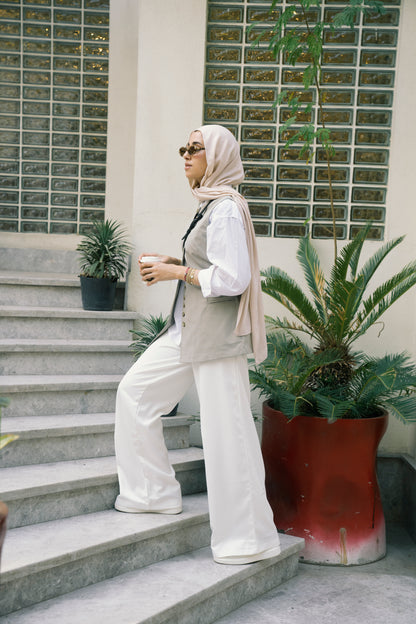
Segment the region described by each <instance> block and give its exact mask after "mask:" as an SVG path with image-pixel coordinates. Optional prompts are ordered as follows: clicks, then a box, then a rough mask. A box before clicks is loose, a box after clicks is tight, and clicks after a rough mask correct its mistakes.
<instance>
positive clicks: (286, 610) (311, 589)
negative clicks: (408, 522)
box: [217, 527, 416, 624]
mask: <svg viewBox="0 0 416 624" xmlns="http://www.w3.org/2000/svg"><path fill="white" fill-rule="evenodd" d="M387 544H388V551H387V556H386V557H385V558H384V559H382V560H381V561H377V562H376V563H372V564H369V565H365V566H353V567H348V568H339V567H336V566H318V565H308V564H300V565H299V574H298V576H297V577H295V578H294V579H292V580H290V581H288V582H287V583H285V584H284V585H280V586H279V587H276V589H275V590H272V591H270V592H268V593H267V594H265V595H264V596H262V597H261V598H259V599H257V600H254V601H253V602H250V603H249V604H247V605H246V606H243V607H241V608H240V609H238V610H237V611H234V612H233V613H231V614H230V615H228V616H225V617H223V618H221V619H220V620H218V622H217V624H271V623H273V624H416V544H415V542H413V541H412V539H411V538H410V537H409V535H408V534H407V533H406V531H405V530H404V529H402V528H400V527H389V529H388V531H387Z"/></svg>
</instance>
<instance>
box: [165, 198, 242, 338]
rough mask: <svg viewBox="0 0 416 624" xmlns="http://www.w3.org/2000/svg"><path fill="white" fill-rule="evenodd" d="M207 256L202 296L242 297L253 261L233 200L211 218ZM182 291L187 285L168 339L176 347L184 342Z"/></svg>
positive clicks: (226, 201)
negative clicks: (208, 262)
mask: <svg viewBox="0 0 416 624" xmlns="http://www.w3.org/2000/svg"><path fill="white" fill-rule="evenodd" d="M207 257H208V260H209V261H210V263H211V266H210V267H208V268H207V269H201V270H200V271H199V273H198V280H199V283H200V286H201V292H202V296H203V297H219V296H237V295H241V293H243V292H244V291H245V289H246V288H247V286H248V285H249V283H250V279H251V270H250V258H249V255H248V249H247V242H246V235H245V231H244V225H243V219H242V216H241V214H240V211H239V210H238V208H237V204H236V203H235V202H234V201H233V200H232V199H228V198H226V199H224V200H223V201H222V202H220V203H219V204H217V206H215V208H214V209H213V210H212V212H211V214H210V216H209V222H208V227H207ZM183 289H184V282H182V283H181V287H180V289H179V293H178V298H177V300H176V306H175V311H174V318H175V324H174V325H172V326H171V327H170V328H169V336H170V337H171V339H172V340H173V341H174V342H175V344H177V345H179V344H180V342H181V328H182V306H183Z"/></svg>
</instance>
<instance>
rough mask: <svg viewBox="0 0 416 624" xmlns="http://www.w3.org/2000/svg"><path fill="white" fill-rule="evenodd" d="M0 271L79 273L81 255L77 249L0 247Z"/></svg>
mask: <svg viewBox="0 0 416 624" xmlns="http://www.w3.org/2000/svg"><path fill="white" fill-rule="evenodd" d="M0 271H2V272H3V271H13V272H15V271H23V272H25V271H36V272H37V273H46V272H47V273H59V274H62V273H70V274H73V275H77V274H78V273H79V253H78V252H77V251H76V250H75V249H71V250H70V249H30V248H28V247H0Z"/></svg>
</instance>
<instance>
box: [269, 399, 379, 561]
mask: <svg viewBox="0 0 416 624" xmlns="http://www.w3.org/2000/svg"><path fill="white" fill-rule="evenodd" d="M387 419H388V416H387V413H386V414H385V415H383V416H380V417H376V418H364V419H359V420H355V419H354V420H351V419H346V420H337V421H336V422H334V423H331V424H329V423H328V422H327V420H326V419H324V418H317V417H316V418H314V417H307V416H296V418H294V419H293V420H291V421H288V420H287V418H286V416H284V414H282V413H281V412H278V411H276V410H274V409H272V408H271V407H269V406H268V405H267V403H264V404H263V434H262V453H263V459H264V464H265V468H266V490H267V496H268V499H269V502H270V505H271V507H272V509H273V513H274V520H275V524H276V526H277V528H278V529H279V530H281V531H284V532H285V533H287V534H288V535H296V536H298V537H303V538H304V539H305V544H306V545H305V549H304V551H303V556H302V557H301V559H302V560H303V561H305V562H309V563H322V564H338V565H358V564H364V563H370V562H372V561H376V560H377V559H380V558H382V557H383V556H384V555H385V554H386V538H385V522H384V514H383V508H382V505H381V500H380V491H379V486H378V482H377V476H376V456H377V447H378V445H379V443H380V440H381V438H382V437H383V434H384V432H385V431H386V428H387Z"/></svg>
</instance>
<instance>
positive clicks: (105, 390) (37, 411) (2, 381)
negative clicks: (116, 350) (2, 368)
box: [0, 375, 122, 417]
mask: <svg viewBox="0 0 416 624" xmlns="http://www.w3.org/2000/svg"><path fill="white" fill-rule="evenodd" d="M121 379H122V375H4V376H3V377H0V396H4V397H6V398H9V399H10V404H9V406H8V407H6V408H3V410H2V414H3V416H9V417H15V416H49V415H53V414H87V413H99V412H113V411H114V406H115V400H116V392H117V387H118V384H119V383H120V381H121Z"/></svg>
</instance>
